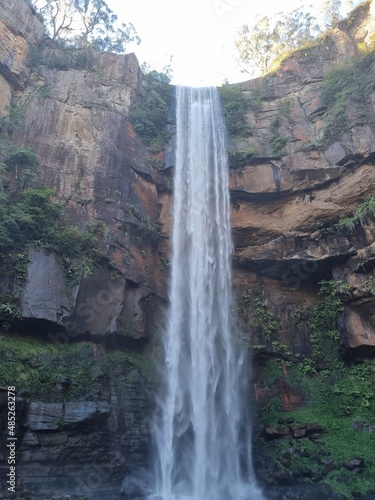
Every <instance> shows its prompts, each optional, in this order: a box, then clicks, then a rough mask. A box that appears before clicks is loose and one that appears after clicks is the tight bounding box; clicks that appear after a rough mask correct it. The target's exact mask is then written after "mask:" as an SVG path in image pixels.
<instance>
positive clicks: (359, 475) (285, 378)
mask: <svg viewBox="0 0 375 500" xmlns="http://www.w3.org/2000/svg"><path fill="white" fill-rule="evenodd" d="M342 286H343V285H342V284H340V283H338V282H336V281H335V280H330V281H324V282H322V283H321V288H320V293H321V295H322V298H321V299H320V300H318V301H317V302H316V303H315V306H314V307H313V308H312V309H309V308H305V309H303V310H302V309H299V310H296V311H295V321H296V322H297V323H298V324H300V325H301V328H304V329H305V328H306V326H307V328H308V329H309V331H310V344H311V352H310V354H309V355H308V356H302V355H294V354H293V353H292V351H291V349H290V347H289V346H282V345H281V344H280V343H279V342H276V341H274V340H272V337H273V334H274V333H275V331H277V328H278V325H277V320H276V318H275V315H274V314H273V313H272V312H270V311H268V310H267V308H266V306H265V304H264V303H263V302H262V301H261V300H260V299H259V302H258V305H257V307H256V310H255V311H256V312H255V321H256V324H257V325H259V327H260V328H261V329H263V330H265V331H264V336H265V338H267V339H268V340H269V341H271V343H272V345H273V349H274V351H275V356H276V357H272V358H270V359H268V361H267V362H266V364H264V365H263V366H262V367H261V368H260V373H259V374H258V378H259V380H261V381H262V383H263V384H265V385H266V386H267V387H268V388H269V390H271V391H274V392H275V395H274V396H273V397H272V398H271V399H270V400H269V402H268V404H267V406H266V407H264V408H262V411H261V420H262V422H263V425H264V427H263V431H262V433H261V436H262V438H261V439H262V440H263V442H264V445H265V448H264V451H265V453H266V454H269V457H270V460H271V462H272V464H273V465H272V467H271V465H270V467H271V468H273V470H274V474H275V477H276V478H279V479H280V481H282V482H286V484H298V483H308V482H318V481H322V482H324V483H327V484H328V485H330V486H331V487H332V489H333V490H334V491H335V492H336V493H339V494H341V495H343V496H344V498H348V499H350V498H353V495H354V496H356V495H362V494H366V493H368V492H369V491H372V490H374V488H375V483H374V480H373V478H374V475H375V460H374V455H373V447H374V444H375V437H374V434H373V429H374V426H375V417H374V412H373V407H374V401H375V392H374V386H375V363H374V361H370V360H367V361H364V362H359V363H358V364H351V363H347V364H345V363H344V362H343V360H342V358H341V355H340V351H339V342H340V334H339V331H338V326H337V319H338V316H339V314H341V311H342V303H341V300H340V299H339V297H338V294H337V291H338V289H339V288H342ZM270 325H271V326H270ZM267 332H268V333H267ZM275 387H276V388H278V389H277V390H276V391H275V389H271V388H275ZM283 394H284V395H285V396H283ZM285 405H287V406H288V407H287V408H285ZM290 405H291V406H292V407H290ZM309 429H310V430H309Z"/></svg>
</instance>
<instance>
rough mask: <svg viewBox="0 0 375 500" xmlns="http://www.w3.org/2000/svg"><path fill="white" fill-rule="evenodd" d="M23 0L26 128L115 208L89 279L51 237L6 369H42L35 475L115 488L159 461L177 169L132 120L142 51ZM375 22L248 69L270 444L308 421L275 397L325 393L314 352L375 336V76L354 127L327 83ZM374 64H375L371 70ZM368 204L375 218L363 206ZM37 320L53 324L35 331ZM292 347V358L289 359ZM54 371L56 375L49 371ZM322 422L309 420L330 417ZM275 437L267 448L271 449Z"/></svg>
mask: <svg viewBox="0 0 375 500" xmlns="http://www.w3.org/2000/svg"><path fill="white" fill-rule="evenodd" d="M8 4H9V2H6V1H5V0H0V110H1V112H2V114H3V116H6V115H7V113H9V108H8V109H7V106H11V107H16V108H18V109H19V108H21V109H22V110H23V113H24V123H23V125H22V126H21V127H18V128H17V129H16V130H15V131H14V132H13V133H12V141H13V143H14V144H15V145H17V146H18V147H29V146H32V147H33V148H34V150H35V153H36V155H37V158H38V162H39V182H41V183H44V184H46V185H47V186H50V187H52V188H53V189H54V190H55V194H54V197H55V201H56V202H57V201H58V202H59V203H60V204H61V205H62V206H63V208H64V212H65V214H66V216H67V218H68V220H69V222H70V223H71V224H73V225H75V226H78V227H79V228H80V229H82V230H84V228H85V227H86V226H87V224H92V223H96V224H97V225H98V221H99V225H100V227H99V229H100V231H99V229H97V231H99V233H100V238H99V242H98V250H99V251H100V259H99V261H98V262H96V265H94V266H92V265H90V266H88V267H89V268H87V266H86V267H85V266H84V265H83V266H81V267H82V269H83V270H81V267H80V268H79V270H80V271H79V273H78V276H77V273H76V274H75V275H74V279H73V280H72V279H71V276H70V275H69V272H71V273H72V272H73V271H72V269H73V267H72V262H69V259H70V257H67V256H66V254H64V253H62V252H61V251H59V249H58V248H57V249H55V250H56V251H55V250H54V248H53V245H52V247H51V245H50V246H49V247H48V248H40V246H39V247H38V246H35V245H32V248H30V249H28V250H27V256H26V257H27V265H26V270H25V276H24V279H23V281H22V283H21V284H20V285H18V289H17V303H16V306H17V315H13V316H12V314H9V311H8V312H7V311H6V312H7V314H3V316H2V318H1V321H2V323H1V324H2V329H3V330H4V335H3V336H2V343H0V349H2V352H4V353H5V352H7V353H8V358H6V363H8V364H5V365H4V366H5V368H4V370H3V372H2V379H1V380H3V379H4V382H3V383H4V385H5V384H8V385H9V384H10V385H14V382H12V379H11V378H9V377H10V376H11V375H12V374H14V373H15V369H16V372H17V373H19V374H21V373H22V372H23V371H25V373H26V375H25V376H24V377H23V378H22V376H21V375H19V376H18V378H17V384H18V383H19V385H20V386H19V387H17V390H18V391H19V399H18V405H19V412H18V414H19V421H18V433H19V437H20V440H19V442H20V443H21V444H20V446H19V450H18V456H19V461H20V462H19V465H20V466H19V480H20V485H23V487H25V488H26V490H29V489H35V490H38V491H41V492H43V493H44V492H51V493H58V492H60V491H61V492H62V493H64V492H68V493H77V494H85V495H88V496H89V498H95V496H94V495H95V494H97V495H99V496H98V498H99V497H100V498H101V499H103V498H106V495H107V496H108V498H111V499H112V500H113V499H115V498H116V494H117V493H116V492H118V491H119V488H120V486H119V485H120V483H121V480H122V478H123V477H124V475H125V474H126V473H127V472H128V471H129V469H130V468H131V467H133V466H135V465H138V464H143V463H145V462H146V460H147V447H148V440H149V417H150V413H151V404H150V398H148V397H146V392H147V389H152V388H153V384H154V382H155V374H153V373H152V368H150V366H151V362H150V356H151V355H152V356H154V355H155V354H156V353H157V349H156V346H157V332H158V330H159V329H160V328H162V325H163V311H164V309H165V306H166V304H167V284H168V261H167V257H168V246H169V245H168V238H169V234H170V229H171V206H172V197H171V194H170V192H169V188H168V182H166V178H167V176H168V175H169V172H170V169H164V170H163V169H161V170H159V169H158V168H157V167H158V166H159V162H160V160H161V155H159V156H156V155H153V156H152V155H150V153H149V151H148V150H147V148H146V147H145V145H144V144H143V142H142V141H141V139H140V137H139V136H138V135H137V134H136V133H135V131H134V128H133V126H132V124H131V122H130V119H129V111H130V108H131V106H132V105H133V103H134V102H136V101H137V99H139V94H140V92H142V90H141V83H142V78H143V76H142V74H141V72H140V69H139V66H138V62H137V60H136V58H135V56H134V55H132V54H130V55H126V56H119V55H115V54H103V55H98V54H93V53H92V52H90V51H85V52H79V53H77V52H72V51H69V50H65V51H63V50H61V49H59V48H57V47H56V46H54V45H53V44H51V43H49V42H48V41H46V40H45V38H44V29H43V25H42V24H41V23H40V21H39V20H38V18H37V16H36V15H35V13H33V11H32V9H31V8H30V7H29V5H28V3H27V2H25V1H24V0H14V1H13V2H12V4H11V5H8ZM374 24H375V21H374V18H373V17H372V16H371V15H370V14H369V6H368V5H367V6H364V7H361V8H360V9H357V11H356V13H355V14H354V15H353V16H352V17H351V18H350V20H349V21H348V22H347V21H344V22H342V23H340V24H339V25H338V26H337V27H336V28H334V29H333V30H332V31H331V32H330V33H329V34H328V36H326V37H325V38H323V39H322V40H321V41H320V42H319V43H317V44H316V45H315V46H314V47H311V48H308V49H304V50H301V51H299V52H296V53H294V54H293V55H291V56H290V57H289V58H287V59H286V60H284V61H283V62H282V63H281V65H280V68H279V69H278V71H277V72H275V73H274V74H271V75H268V76H266V77H264V78H261V79H256V80H251V81H249V82H245V83H241V84H237V85H235V86H232V87H234V88H236V89H237V90H239V91H240V92H241V95H242V97H243V98H244V102H245V103H247V105H246V106H245V107H246V117H245V119H246V123H247V126H248V127H249V129H250V130H251V133H247V134H245V137H241V138H238V137H236V138H232V143H231V158H232V163H233V164H232V168H231V179H230V183H231V184H230V189H231V196H232V228H233V237H234V246H235V249H234V255H233V270H234V288H235V294H236V299H237V308H238V316H239V323H240V328H241V331H242V332H243V333H242V336H243V337H244V340H245V343H247V344H249V345H251V346H252V348H253V352H254V355H255V357H254V365H255V375H254V377H255V379H254V388H255V394H256V397H257V400H258V408H259V410H260V415H261V418H263V419H264V418H266V420H267V418H268V419H269V421H266V422H265V426H266V428H267V429H268V430H267V431H265V430H264V429H263V427H262V426H260V427H259V428H257V431H259V432H258V433H256V434H257V436H258V441H257V442H258V445H257V446H260V445H259V443H261V442H262V443H263V441H265V442H266V443H267V442H269V441H272V442H274V441H275V440H276V439H277V438H280V439H281V440H282V439H283V438H285V439H286V440H287V439H289V440H290V439H297V438H298V436H297V437H296V436H295V431H297V430H298V429H297V427H296V428H289V427H287V426H286V427H285V426H284V430H283V431H282V432H281V431H280V429H279V430H278V431H277V429H276V428H275V427H272V425H273V422H272V418H273V417H275V415H276V416H278V417H279V419H280V418H281V417H280V415H281V413H280V414H278V413H274V414H273V415H271V414H270V412H269V411H268V410H269V408H270V407H271V406H272V402H273V401H276V400H278V401H279V403H280V405H281V410H280V411H282V410H286V411H289V412H290V411H293V410H298V409H300V408H301V407H303V405H304V404H305V403H306V402H307V396H306V394H304V392H303V390H301V386H299V385H298V384H294V385H293V383H291V380H290V376H289V375H290V373H292V372H293V370H294V369H295V367H296V366H297V364H298V363H297V362H296V361H295V360H300V362H301V363H302V364H303V366H304V367H305V368H306V371H309V370H310V372H312V371H313V372H314V374H315V375H316V379H317V380H318V382H319V380H320V379H319V377H320V374H321V373H322V372H327V371H328V369H329V366H328V364H329V361H328V358H327V356H326V355H325V342H326V344H327V346H328V344H329V343H330V342H331V341H332V338H333V337H334V340H335V343H336V344H335V346H336V347H335V348H336V351H337V347H339V348H340V356H341V357H342V358H343V359H346V360H352V359H356V360H357V361H363V360H364V359H369V358H372V357H373V355H374V352H375V350H374V347H375V316H374V293H375V287H374V282H375V281H374V280H375V276H374V263H375V246H374V245H375V244H374V236H375V225H374V221H373V207H374V205H371V203H370V202H366V200H368V199H369V197H370V196H371V195H373V193H374V189H375V175H374V158H375V150H374V145H375V126H374V123H375V112H374V102H375V89H372V88H370V90H368V89H367V90H366V92H367V93H366V95H365V98H363V99H362V102H361V103H359V102H358V100H356V99H354V98H350V99H349V100H348V101H345V106H344V107H343V111H342V113H341V115H345V117H346V120H345V124H344V125H343V127H342V128H341V129H340V130H339V132H337V133H336V132H335V130H336V129H335V127H336V124H337V122H338V121H339V119H338V117H339V116H340V114H339V115H335V114H334V112H333V111H332V108H331V107H330V101H329V99H328V100H327V98H325V97H324V95H325V94H324V89H327V77H328V76H327V75H329V70H330V68H331V67H332V66H334V65H336V64H337V63H339V62H340V61H346V60H351V61H354V60H355V58H356V57H357V58H358V57H359V48H358V47H363V46H364V45H366V44H367V45H371V43H372V34H373V28H374ZM351 58H352V59H351ZM343 68H344V70H343V71H344V74H345V72H346V73H350V72H351V73H350V74H354V77H355V76H356V75H357V78H358V92H360V85H359V82H361V81H362V80H363V79H364V76H363V74H361V73H360V67H359V66H355V65H354V66H353V65H352V66H350V65H347V66H345V67H344V66H343ZM374 73H375V66H374V64H373V62H371V64H368V65H367V66H366V75H367V76H368V75H370V76H371V77H372V78H373V77H374V76H375V75H374ZM354 80H355V78H354ZM325 92H327V90H326V91H325ZM348 92H349V91H348ZM349 94H350V92H349ZM350 95H351V96H352V94H350ZM336 97H337V96H336ZM336 97H334V98H333V99H332V100H333V101H337V98H336ZM330 116H333V117H334V119H333V120H331V118H330ZM330 120H331V121H330ZM331 132H332V133H331ZM333 132H335V133H333ZM235 158H237V160H238V158H240V159H241V161H237V162H236V161H234V160H233V159H235ZM167 166H169V165H167ZM12 176H13V177H12ZM14 176H16V177H17V172H16V174H14V173H9V185H10V186H12V183H14V182H16V180H17V179H16V177H14ZM364 203H367V205H364ZM358 207H362V212H361V214H362V215H361V214H359V215H358V214H357V215H355V214H356V210H357V211H358ZM366 207H367V208H366ZM353 214H354V215H353ZM342 216H345V217H346V223H345V221H342V220H341V223H340V222H339V218H340V217H342ZM161 222H162V223H163V226H161ZM67 261H68V262H67ZM82 262H83V263H84V262H86V261H85V256H84V255H83V257H82ZM75 265H76V264H75ZM67 269H68V272H67ZM333 279H334V280H335V283H336V286H335V290H334V292H335V294H333V293H331V292H329V293H327V290H326V296H328V298H331V299H332V302H330V303H328V306H327V309H328V310H329V309H330V308H331V309H332V311H333V315H334V316H335V315H336V314H339V332H338V335H339V337H337V335H336V334H335V335H331V336H328V337H327V341H326V338H325V337H324V333H322V332H323V330H324V328H325V329H326V330H329V329H330V328H331V326H332V324H328V323H329V321H328V319H327V317H324V318H323V319H324V320H325V321H326V324H325V326H324V327H323V326H322V324H323V323H324V322H323V323H319V325H320V326H317V324H318V320H317V312H316V311H318V312H319V311H321V308H320V309H319V307H320V306H317V304H322V302H321V297H322V296H320V295H319V290H320V289H321V285H319V283H321V282H322V281H323V280H325V281H326V282H329V283H331V285H332V283H333V281H332V280H333ZM331 285H330V286H331ZM0 286H1V288H0V290H1V293H2V297H3V301H4V303H5V297H8V295H9V293H10V292H12V293H13V292H14V288H15V287H14V285H13V284H12V283H11V282H10V279H9V277H8V276H7V275H6V273H5V274H4V276H3V277H2V279H1V282H0ZM331 291H332V290H331ZM333 296H334V297H335V298H338V300H339V303H340V304H342V307H343V310H341V309H340V308H339V307H337V302H335V301H334V299H333ZM323 304H327V303H323ZM12 307H13V305H12ZM335 308H336V309H335ZM4 310H5V309H4V308H3V311H4ZM12 311H13V312H14V310H13V309H12ZM324 314H325V315H326V316H328V313H327V312H326V311H325V313H324ZM322 321H323V320H322ZM5 327H8V328H10V330H9V332H8V333H6V332H5ZM319 328H320V330H319ZM335 328H336V325H334V327H333V328H332V329H335ZM332 329H331V330H332ZM30 336H32V337H34V338H35V339H37V340H34V341H33V342H37V343H36V344H31V346H30ZM24 337H25V338H24ZM9 339H11V343H9ZM77 341H78V342H77ZM319 342H320V344H319ZM77 346H78V347H77ZM33 349H34V350H33ZM75 349H77V352H76V351H75ZM319 349H320V354H319ZM327 349H328V347H327ZM30 350H31V352H32V354H31V355H28V354H27V353H28V352H30ZM80 350H81V351H82V352H81V351H80ZM336 354H337V353H336ZM336 354H335V356H336ZM9 356H10V357H9ZM4 359H5V358H4ZM82 359H84V360H85V361H84V363H82ZM275 360H276V361H277V362H279V365H278V368H280V371H279V372H278V375H277V376H275V375H274V374H273V375H272V376H271V375H270V369H269V367H270V366H271V365H272V363H273V362H274V361H275ZM12 363H13V364H12ZM54 366H56V367H58V369H56V370H53V369H51V367H54ZM7 370H8V371H7ZM40 372H44V373H45V374H46V377H45V378H44V379H43V378H38V379H37V380H36V379H35V377H36V373H40ZM310 372H309V373H310ZM293 373H294V372H293ZM33 377H34V378H33ZM35 380H36V382H35ZM319 383H320V382H319ZM79 385H81V387H80V388H78V387H77V386H79ZM0 401H1V404H2V403H3V400H2V399H1V400H0ZM366 401H367V402H369V401H370V402H371V405H372V400H371V397H369V398H368V399H367V400H366ZM364 408H365V409H366V408H367V407H366V405H365V406H364ZM366 411H367V410H366ZM264 415H265V416H266V417H264ZM282 418H284V419H285V416H283V417H282ZM293 418H295V419H297V418H298V416H297V417H296V416H294V417H293ZM292 420H293V419H292ZM284 423H285V422H284ZM303 424H304V425H305V427H303V426H302V427H301V428H300V433H299V434H300V436H299V437H304V436H305V435H306V436H310V435H315V436H317V435H319V433H320V432H321V431H322V430H323V428H324V425H322V426H321V427H310V428H309V429H308V428H307V427H306V425H310V424H311V422H303ZM370 424H371V422H370V423H369V425H370ZM288 425H297V424H296V423H295V422H294V424H293V422H289V424H288ZM366 425H367V424H366ZM371 425H372V424H371ZM267 426H268V427H267ZM301 429H302V430H301ZM297 434H298V432H297ZM259 436H260V437H261V439H260V438H259ZM262 446H265V448H262V455H267V453H269V448H270V447H269V446H268V445H267V444H266V445H264V443H263V444H262ZM267 446H268V448H267ZM317 446H318V445H317ZM322 450H323V448H322ZM322 450H320V451H322ZM323 451H326V450H323ZM275 453H276V455H277V454H279V455H277V456H276V458H275ZM275 453H274V455H273V456H272V459H269V460H268V462H266V463H265V462H262V463H258V464H257V465H258V468H259V471H260V473H262V481H264V482H266V483H267V482H268V483H269V484H271V485H272V484H275V483H276V484H295V483H298V482H301V481H302V480H305V479H306V478H308V479H311V476H309V473H307V475H306V474H305V476H304V475H303V474H302V473H301V474H302V475H301V474H300V476H298V474H297V475H295V474H294V473H292V472H290V470H289V469H287V465H285V463H284V465H283V464H282V463H281V462H282V461H281V462H280V454H281V455H282V451H276V452H275ZM322 453H323V452H322ZM314 456H315V455H314ZM2 458H4V457H2ZM284 458H285V457H284ZM292 458H293V457H292ZM292 458H291V459H290V460H291V461H292ZM287 461H288V460H284V462H287ZM359 469H361V467H359ZM332 470H333V469H332ZM319 473H320V472H319ZM293 474H294V475H293ZM62 475H63V477H64V479H61V476H62ZM82 475H84V477H85V478H86V479H85V480H84V481H82V479H80V478H82V477H83V476H82ZM316 477H318V476H316ZM301 478H302V479H301ZM321 478H322V476H320V479H321ZM320 479H319V478H318V479H317V481H319V480H320ZM314 494H315V495H316V492H315V493H313V495H314ZM90 495H91V496H90ZM312 498H313V497H312ZM315 498H316V497H315ZM332 498H333V497H332Z"/></svg>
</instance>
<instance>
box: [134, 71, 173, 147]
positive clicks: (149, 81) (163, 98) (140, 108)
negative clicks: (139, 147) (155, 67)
mask: <svg viewBox="0 0 375 500" xmlns="http://www.w3.org/2000/svg"><path fill="white" fill-rule="evenodd" d="M170 102H171V86H170V85H169V77H168V76H167V75H165V74H163V73H157V72H156V71H151V72H150V73H147V74H146V75H145V76H144V80H143V85H142V91H141V97H140V99H138V100H137V101H136V102H135V103H134V105H133V107H132V109H131V113H130V120H131V122H132V123H133V126H134V130H135V131H136V132H137V133H138V134H139V135H140V136H141V137H142V139H143V140H144V142H145V144H146V145H147V147H148V150H149V151H150V152H151V153H156V152H159V151H161V150H162V149H163V147H164V145H165V143H166V142H167V140H168V138H169V134H168V132H167V129H166V126H167V117H168V109H169V106H170Z"/></svg>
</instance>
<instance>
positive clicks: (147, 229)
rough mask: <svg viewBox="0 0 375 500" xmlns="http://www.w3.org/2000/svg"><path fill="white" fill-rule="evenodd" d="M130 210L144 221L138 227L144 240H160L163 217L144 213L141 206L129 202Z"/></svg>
mask: <svg viewBox="0 0 375 500" xmlns="http://www.w3.org/2000/svg"><path fill="white" fill-rule="evenodd" d="M128 212H129V213H130V214H132V215H134V217H136V218H137V219H139V220H140V221H141V222H142V224H141V225H140V226H139V227H138V232H139V234H140V237H141V238H142V239H143V240H147V241H159V240H160V238H161V230H162V227H163V222H162V221H161V219H152V218H151V217H150V216H149V214H146V215H142V214H141V212H140V210H139V208H138V207H136V206H135V205H132V204H130V203H129V204H128Z"/></svg>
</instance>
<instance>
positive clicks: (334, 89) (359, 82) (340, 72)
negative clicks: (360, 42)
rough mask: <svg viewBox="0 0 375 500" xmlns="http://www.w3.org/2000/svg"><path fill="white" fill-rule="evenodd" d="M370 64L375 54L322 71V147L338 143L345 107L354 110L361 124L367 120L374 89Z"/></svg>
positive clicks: (344, 125) (344, 126) (345, 124)
mask: <svg viewBox="0 0 375 500" xmlns="http://www.w3.org/2000/svg"><path fill="white" fill-rule="evenodd" d="M374 61H375V52H369V53H364V54H362V55H359V56H356V57H355V58H352V59H349V60H346V61H345V62H343V63H341V64H338V65H336V66H334V67H333V68H331V69H330V70H328V71H327V72H326V74H325V76H324V80H323V84H322V102H323V103H324V105H325V106H326V107H327V110H326V113H325V115H324V128H323V137H322V146H323V147H327V146H328V145H329V144H332V143H333V142H335V141H337V140H339V139H340V137H341V136H342V134H343V133H344V132H346V131H347V130H348V126H349V123H348V114H349V107H354V108H355V109H356V111H357V114H358V116H359V117H360V119H361V121H362V123H366V122H368V121H369V117H368V116H367V112H366V108H367V106H368V105H369V100H370V96H371V93H372V92H373V91H374V90H375V81H374V78H373V76H372V73H371V71H369V68H370V67H371V65H372V64H373V62H374Z"/></svg>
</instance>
